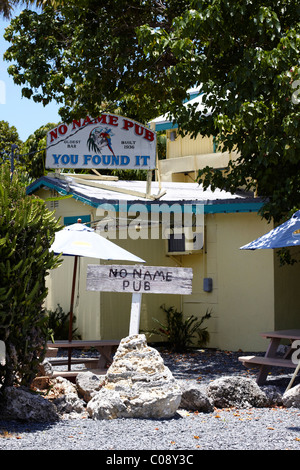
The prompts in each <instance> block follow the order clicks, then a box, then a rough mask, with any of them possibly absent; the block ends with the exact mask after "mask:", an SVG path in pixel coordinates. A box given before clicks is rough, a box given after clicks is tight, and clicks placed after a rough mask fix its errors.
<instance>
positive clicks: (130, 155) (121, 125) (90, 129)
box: [46, 113, 156, 170]
mask: <svg viewBox="0 0 300 470" xmlns="http://www.w3.org/2000/svg"><path fill="white" fill-rule="evenodd" d="M155 166H156V133H155V132H153V131H152V130H150V129H149V128H148V127H147V126H144V125H143V124H141V123H139V122H137V121H134V120H132V119H129V118H126V117H123V116H119V115H117V114H109V113H103V114H101V115H100V116H98V117H97V118H91V117H89V116H87V117H86V118H85V119H74V120H73V121H72V122H71V123H70V124H64V123H62V124H59V125H58V126H57V127H55V128H54V129H51V130H50V131H49V132H48V133H47V150H46V168H81V169H82V168H86V169H88V168H93V169H100V168H102V169H103V168H104V169H109V170H113V169H116V168H123V169H125V170H126V169H143V170H152V169H154V168H155Z"/></svg>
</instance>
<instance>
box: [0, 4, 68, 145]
mask: <svg viewBox="0 0 300 470" xmlns="http://www.w3.org/2000/svg"><path fill="white" fill-rule="evenodd" d="M19 11H20V9H15V11H14V14H15V15H17V14H18V13H19ZM8 25H9V20H5V19H3V18H2V17H1V16H0V121H7V122H8V123H9V125H10V126H15V127H16V129H17V131H18V134H19V137H20V139H21V140H22V141H23V142H25V140H26V139H27V138H28V137H29V135H30V134H32V133H33V132H34V131H35V130H37V129H38V128H39V127H41V126H43V125H44V124H48V122H53V123H58V122H60V121H61V118H60V116H59V115H58V109H59V105H58V104H57V103H55V102H53V103H50V104H49V105H47V106H43V105H42V104H40V103H35V102H34V101H33V100H29V99H27V98H23V97H22V94H21V86H19V85H15V84H14V82H13V79H12V77H11V76H10V75H8V73H7V68H8V67H9V65H10V64H9V62H6V61H4V60H3V54H4V52H5V51H6V49H8V47H9V43H8V42H7V41H5V40H4V38H3V34H4V29H5V28H6V27H7V26H8Z"/></svg>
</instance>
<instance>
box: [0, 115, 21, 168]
mask: <svg viewBox="0 0 300 470" xmlns="http://www.w3.org/2000/svg"><path fill="white" fill-rule="evenodd" d="M12 145H14V146H17V147H18V148H19V149H20V147H21V145H22V141H21V140H20V138H19V134H18V131H17V129H16V128H15V126H10V125H9V123H8V122H7V121H0V163H2V162H3V161H7V160H10V158H11V152H12ZM15 152H16V150H15Z"/></svg>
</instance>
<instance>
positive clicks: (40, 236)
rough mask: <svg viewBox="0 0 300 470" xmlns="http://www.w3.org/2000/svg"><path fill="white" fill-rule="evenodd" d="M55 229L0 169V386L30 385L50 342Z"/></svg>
mask: <svg viewBox="0 0 300 470" xmlns="http://www.w3.org/2000/svg"><path fill="white" fill-rule="evenodd" d="M58 230H59V225H58V222H57V221H56V220H55V218H54V215H53V213H51V212H49V211H48V209H47V207H46V205H45V203H44V201H42V200H41V199H39V198H37V197H35V196H27V195H26V190H25V188H24V186H22V185H21V184H20V181H19V176H18V173H17V172H15V173H14V175H13V177H11V175H10V169H9V165H7V164H3V165H2V166H0V340H2V341H4V343H5V346H6V364H5V365H1V366H0V387H1V386H2V390H3V389H4V387H6V386H9V385H13V384H21V385H25V386H27V385H29V384H30V383H31V381H32V379H33V378H34V377H35V376H36V372H37V370H38V365H39V363H40V362H41V361H42V360H43V358H44V353H45V352H44V351H45V344H46V342H47V340H48V339H49V336H48V330H47V318H46V312H45V310H44V308H43V303H44V300H45V298H46V296H47V288H46V286H45V277H46V275H47V274H49V270H50V269H52V268H54V267H56V266H58V265H59V257H58V256H56V255H54V254H53V253H52V252H49V248H50V246H51V244H52V243H53V240H54V235H55V232H56V231H58Z"/></svg>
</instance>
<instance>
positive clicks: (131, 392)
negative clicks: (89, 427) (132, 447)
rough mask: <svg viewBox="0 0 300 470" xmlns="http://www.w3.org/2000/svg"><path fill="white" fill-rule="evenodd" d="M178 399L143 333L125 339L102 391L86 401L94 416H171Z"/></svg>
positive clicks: (173, 384) (176, 386)
mask: <svg viewBox="0 0 300 470" xmlns="http://www.w3.org/2000/svg"><path fill="white" fill-rule="evenodd" d="M180 401H181V389H180V386H179V384H178V383H177V381H176V380H175V378H174V377H173V375H172V373H171V371H170V370H169V368H168V367H166V366H165V365H164V362H163V360H162V358H161V356H160V354H159V352H158V351H157V350H156V349H153V348H151V347H149V346H148V345H147V342H146V337H145V335H132V336H128V337H127V338H124V339H123V340H122V341H121V342H120V345H119V347H118V349H117V352H116V354H115V356H114V360H113V363H112V365H111V366H110V368H109V369H108V371H107V374H106V377H105V382H104V384H103V387H102V388H101V390H100V391H99V392H98V393H97V394H96V395H94V397H93V398H92V399H91V400H90V401H89V402H88V405H87V411H88V413H89V415H90V417H91V418H93V419H113V418H158V419H159V418H170V417H172V416H174V415H175V413H176V411H177V409H178V407H179V405H180Z"/></svg>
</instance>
